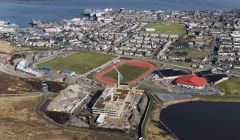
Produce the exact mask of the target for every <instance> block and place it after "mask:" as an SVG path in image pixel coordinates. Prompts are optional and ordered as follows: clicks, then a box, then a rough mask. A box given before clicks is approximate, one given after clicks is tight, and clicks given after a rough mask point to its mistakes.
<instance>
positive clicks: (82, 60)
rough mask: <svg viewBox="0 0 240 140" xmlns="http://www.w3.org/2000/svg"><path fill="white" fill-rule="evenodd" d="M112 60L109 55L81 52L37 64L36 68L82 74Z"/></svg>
mask: <svg viewBox="0 0 240 140" xmlns="http://www.w3.org/2000/svg"><path fill="white" fill-rule="evenodd" d="M112 58H113V56H110V55H105V54H98V53H93V52H86V51H81V52H78V53H75V54H72V55H70V56H67V57H57V58H54V59H52V60H49V61H46V62H43V63H40V64H38V67H42V66H48V67H50V68H53V69H55V70H70V71H75V72H76V73H78V74H84V73H86V72H87V71H89V70H91V69H93V68H96V67H98V66H100V65H102V64H104V63H106V62H107V61H109V60H111V59H112Z"/></svg>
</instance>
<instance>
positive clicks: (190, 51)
mask: <svg viewBox="0 0 240 140" xmlns="http://www.w3.org/2000/svg"><path fill="white" fill-rule="evenodd" d="M209 53H210V49H204V50H202V51H199V50H197V48H193V47H182V48H180V49H177V48H176V47H175V48H174V49H173V50H171V51H170V52H169V55H170V56H176V55H177V56H178V55H183V56H187V57H188V58H196V59H201V58H205V57H207V56H208V55H209Z"/></svg>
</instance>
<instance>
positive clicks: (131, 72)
mask: <svg viewBox="0 0 240 140" xmlns="http://www.w3.org/2000/svg"><path fill="white" fill-rule="evenodd" d="M117 69H118V70H119V72H120V73H121V74H122V76H123V79H122V81H121V83H128V82H129V81H133V80H135V79H136V78H137V77H139V76H140V75H142V74H143V73H145V72H147V71H148V70H149V69H150V68H149V67H141V66H133V65H128V64H124V65H121V66H119V67H117ZM117 76H118V74H117V71H116V70H115V69H114V70H112V71H110V72H108V73H106V74H105V75H104V77H107V78H113V79H115V80H117Z"/></svg>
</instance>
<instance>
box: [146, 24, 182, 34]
mask: <svg viewBox="0 0 240 140" xmlns="http://www.w3.org/2000/svg"><path fill="white" fill-rule="evenodd" d="M145 28H154V29H155V30H156V32H158V33H163V34H185V33H186V30H185V25H184V24H162V23H149V24H147V25H146V26H145Z"/></svg>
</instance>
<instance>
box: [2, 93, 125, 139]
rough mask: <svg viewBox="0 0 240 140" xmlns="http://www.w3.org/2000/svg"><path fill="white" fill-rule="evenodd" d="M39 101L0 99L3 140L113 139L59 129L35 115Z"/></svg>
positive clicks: (32, 99) (17, 98)
mask: <svg viewBox="0 0 240 140" xmlns="http://www.w3.org/2000/svg"><path fill="white" fill-rule="evenodd" d="M38 100H39V98H38V97H37V96H32V97H11V98H0V139H1V140H2V139H3V140H106V139H111V138H112V137H113V136H111V135H108V134H98V133H86V132H79V131H70V130H66V129H61V128H58V127H57V126H55V125H53V124H50V123H48V122H46V121H45V120H42V119H40V118H39V117H38V116H37V115H36V114H34V113H33V109H34V106H35V105H36V104H37V103H38ZM121 139H122V138H121V137H115V138H114V140H121Z"/></svg>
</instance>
